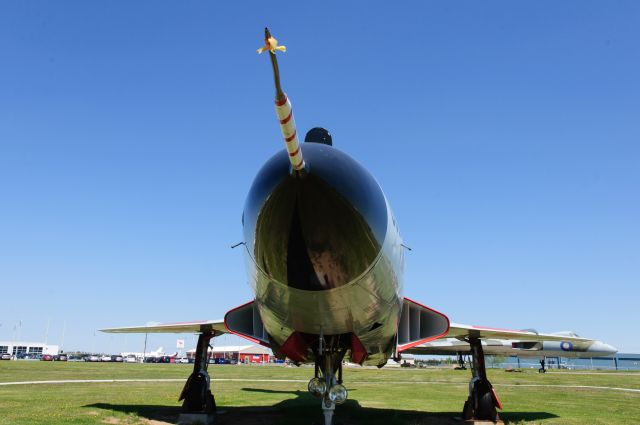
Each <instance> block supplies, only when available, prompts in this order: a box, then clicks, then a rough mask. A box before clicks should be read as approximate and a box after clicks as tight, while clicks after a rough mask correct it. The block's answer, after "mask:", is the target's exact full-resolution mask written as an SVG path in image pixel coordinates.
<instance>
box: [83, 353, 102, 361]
mask: <svg viewBox="0 0 640 425" xmlns="http://www.w3.org/2000/svg"><path fill="white" fill-rule="evenodd" d="M84 361H85V362H99V361H100V357H98V356H96V355H93V354H90V355H88V356H86V357H85V358H84Z"/></svg>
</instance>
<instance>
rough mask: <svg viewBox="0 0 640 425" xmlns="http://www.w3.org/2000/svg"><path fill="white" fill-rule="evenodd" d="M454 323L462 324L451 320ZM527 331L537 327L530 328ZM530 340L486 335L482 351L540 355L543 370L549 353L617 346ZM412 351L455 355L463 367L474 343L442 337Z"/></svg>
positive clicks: (587, 352) (601, 351)
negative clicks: (493, 337)
mask: <svg viewBox="0 0 640 425" xmlns="http://www.w3.org/2000/svg"><path fill="white" fill-rule="evenodd" d="M451 326H459V325H456V324H453V323H452V324H451ZM527 331H528V332H534V333H535V334H538V332H537V331H535V330H533V329H530V330H527ZM549 335H554V336H559V337H567V338H580V336H579V335H578V334H576V333H575V332H571V331H563V332H552V333H550V334H549ZM573 341H574V342H570V341H557V340H556V341H549V340H546V341H545V340H543V341H527V340H521V341H519V340H513V339H499V338H496V339H484V340H482V341H481V343H482V351H483V352H484V354H485V355H493V356H518V357H525V358H537V359H539V360H540V365H541V367H540V369H539V371H540V372H542V373H544V372H545V371H546V368H545V359H546V357H566V358H591V357H608V356H612V355H614V354H615V353H617V349H616V348H615V347H613V346H611V345H609V344H605V343H604V342H602V341H596V340H588V339H585V340H582V341H577V342H576V341H575V340H573ZM411 351H412V353H413V354H425V355H456V356H457V357H458V364H459V365H460V367H461V368H463V369H464V355H466V354H471V345H470V344H469V343H468V342H467V341H465V340H464V339H458V338H443V339H438V340H434V341H429V342H425V343H423V344H420V345H417V346H415V347H413V349H412V350H411Z"/></svg>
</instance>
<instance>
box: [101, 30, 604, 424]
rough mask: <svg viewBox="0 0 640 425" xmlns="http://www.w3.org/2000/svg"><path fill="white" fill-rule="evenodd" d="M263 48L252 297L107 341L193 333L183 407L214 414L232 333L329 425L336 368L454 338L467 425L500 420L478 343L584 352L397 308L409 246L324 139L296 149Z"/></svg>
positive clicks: (248, 233) (250, 207) (371, 186)
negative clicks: (293, 375)
mask: <svg viewBox="0 0 640 425" xmlns="http://www.w3.org/2000/svg"><path fill="white" fill-rule="evenodd" d="M271 39H272V37H271V34H270V33H269V30H268V29H265V44H264V46H265V48H264V49H262V51H268V55H269V57H270V60H271V65H272V69H273V75H274V84H275V110H276V115H277V118H278V121H279V123H280V129H281V132H282V137H283V139H284V142H285V148H286V149H284V150H280V151H278V152H276V153H275V154H274V155H273V156H272V157H271V158H269V159H268V160H267V161H266V162H265V164H264V165H263V166H262V168H261V169H260V170H259V171H258V173H257V175H256V177H255V179H254V181H253V184H252V186H251V188H250V189H249V193H248V195H247V199H246V202H245V205H244V212H243V216H242V225H243V232H244V241H243V242H242V245H243V246H244V253H245V255H246V258H247V261H246V264H247V274H248V278H249V282H250V285H251V288H252V290H253V292H254V294H255V298H254V299H253V300H251V301H249V302H247V303H246V304H243V305H241V306H239V307H236V308H234V309H231V310H230V311H229V312H228V313H227V314H226V315H225V317H224V320H212V321H202V322H186V323H179V324H166V325H156V326H140V327H128V328H111V329H104V330H103V331H104V332H140V333H153V332H173V333H185V332H195V333H199V334H200V336H199V339H198V345H197V351H196V359H195V364H194V370H193V373H192V374H191V376H190V377H189V379H188V380H187V382H186V384H185V387H184V389H183V391H182V394H181V396H180V400H184V403H183V411H184V412H188V413H201V414H209V415H212V414H213V413H214V412H215V399H214V397H213V394H212V393H211V390H210V386H209V375H208V372H207V348H208V345H209V341H210V340H211V338H213V337H215V336H218V335H221V334H223V333H227V332H228V333H232V334H236V335H239V336H241V337H244V338H246V339H248V340H250V341H253V342H255V343H258V344H261V345H263V346H266V347H270V348H271V349H272V350H273V352H274V354H275V356H277V357H279V358H289V359H290V360H292V361H293V362H295V363H297V364H302V363H310V364H313V365H315V368H314V369H311V370H313V376H311V380H310V381H309V384H308V389H309V391H310V392H311V394H313V395H314V396H316V397H317V398H318V399H319V400H320V404H321V408H322V411H323V414H324V422H325V425H331V424H332V421H333V414H334V409H335V407H336V405H339V404H341V403H344V402H345V400H346V399H347V395H348V393H347V388H346V387H345V385H344V382H343V374H342V364H343V360H347V359H348V360H349V361H350V362H352V363H357V364H360V365H375V366H378V367H383V366H384V365H385V364H386V363H387V360H388V359H389V358H396V359H397V358H400V357H401V355H402V353H406V352H412V351H413V350H412V349H413V348H415V347H418V346H421V345H423V344H425V343H427V342H429V341H434V340H439V339H442V338H456V339H457V340H461V341H465V342H466V343H467V344H468V347H469V348H468V350H469V352H470V354H471V356H472V358H473V368H472V369H473V377H472V381H471V384H470V386H469V396H468V398H467V401H466V402H465V404H464V408H463V415H464V418H465V419H489V420H497V418H498V413H497V410H496V408H501V404H500V401H499V399H498V396H497V394H496V392H495V390H494V389H493V387H492V386H491V383H490V382H489V380H488V379H487V376H486V373H485V368H484V352H483V344H482V340H489V339H496V338H498V339H509V340H515V341H518V342H522V343H525V342H526V343H528V342H531V343H534V344H535V343H538V342H543V343H546V342H547V341H552V342H557V343H561V344H573V345H574V346H578V345H579V344H588V343H590V342H592V341H591V340H588V339H585V338H580V337H578V336H564V335H562V336H560V335H552V334H540V333H535V332H530V331H510V330H502V329H492V328H487V327H478V326H467V325H456V324H451V323H450V322H449V319H448V318H447V316H446V315H444V314H443V313H441V312H438V311H436V310H435V309H433V308H430V307H427V306H426V305H423V304H421V303H418V302H416V301H413V300H411V299H409V298H407V297H404V296H403V284H404V281H403V272H404V252H405V249H406V247H405V245H404V244H403V240H402V238H401V236H400V232H399V230H398V224H397V221H396V219H395V217H394V215H393V212H392V209H391V206H390V205H389V202H388V200H387V197H386V196H385V194H384V192H383V191H382V188H381V187H380V185H379V184H378V182H377V181H376V179H375V178H374V177H373V176H372V175H371V173H369V171H367V169H366V168H365V167H364V166H363V165H361V164H360V163H359V162H357V161H356V160H355V159H353V158H352V157H351V156H349V155H348V154H347V153H345V152H343V151H341V150H339V149H337V148H336V147H334V146H333V141H332V136H331V134H330V133H329V132H328V131H327V130H324V129H322V128H314V129H312V130H310V131H309V132H308V133H307V135H306V137H305V142H304V143H300V142H299V139H298V132H297V129H296V125H295V120H294V116H293V111H292V106H291V102H290V100H289V98H288V96H287V95H286V94H285V92H284V91H283V90H282V87H281V83H280V70H279V67H278V62H277V58H276V49H275V48H273V49H270V47H273V46H277V42H275V41H272V40H271ZM281 47H283V46H281ZM279 50H280V51H282V50H284V48H282V49H279Z"/></svg>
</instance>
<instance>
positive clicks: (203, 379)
mask: <svg viewBox="0 0 640 425" xmlns="http://www.w3.org/2000/svg"><path fill="white" fill-rule="evenodd" d="M213 335H214V334H213V332H203V333H201V334H200V336H199V337H198V346H197V348H196V358H195V364H194V365H193V372H192V373H191V376H189V379H187V382H186V383H185V385H184V388H183V389H182V393H181V394H180V400H184V402H183V403H182V412H183V413H181V414H180V417H179V418H178V424H179V425H190V424H195V423H200V424H203V425H209V424H212V423H213V420H214V418H215V413H216V401H215V399H214V398H213V394H212V393H211V381H210V378H209V373H208V372H207V368H208V366H209V355H208V354H209V351H208V349H209V341H210V340H211V338H213Z"/></svg>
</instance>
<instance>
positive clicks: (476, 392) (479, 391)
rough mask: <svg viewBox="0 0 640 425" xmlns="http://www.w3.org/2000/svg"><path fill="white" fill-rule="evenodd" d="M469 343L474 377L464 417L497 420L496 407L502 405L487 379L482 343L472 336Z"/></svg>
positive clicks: (463, 413)
mask: <svg viewBox="0 0 640 425" xmlns="http://www.w3.org/2000/svg"><path fill="white" fill-rule="evenodd" d="M469 345H470V346H471V359H472V361H471V373H472V378H471V382H469V398H468V399H467V401H466V402H465V403H464V409H463V410H462V417H463V418H464V420H467V421H468V420H472V421H476V420H484V421H487V420H488V421H493V422H497V421H498V420H499V419H500V417H499V416H498V412H497V410H496V407H497V408H499V409H502V406H501V404H500V400H499V399H498V396H497V395H496V392H495V390H494V389H493V386H492V385H491V383H490V382H489V380H488V379H487V371H486V369H485V365H484V352H483V351H482V343H481V341H480V339H479V338H470V339H469Z"/></svg>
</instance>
